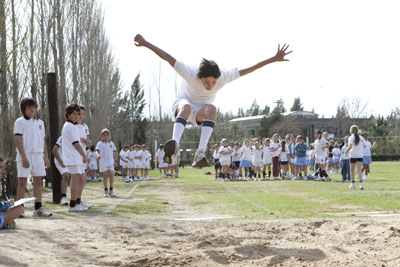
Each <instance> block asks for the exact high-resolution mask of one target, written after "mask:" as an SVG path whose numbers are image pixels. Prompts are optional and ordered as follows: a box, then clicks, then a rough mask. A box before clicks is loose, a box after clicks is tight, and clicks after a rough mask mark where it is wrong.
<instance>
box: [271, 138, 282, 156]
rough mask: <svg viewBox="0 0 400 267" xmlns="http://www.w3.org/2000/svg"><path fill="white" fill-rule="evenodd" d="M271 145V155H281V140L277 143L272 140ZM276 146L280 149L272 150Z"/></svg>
mask: <svg viewBox="0 0 400 267" xmlns="http://www.w3.org/2000/svg"><path fill="white" fill-rule="evenodd" d="M269 146H270V149H271V156H272V157H277V156H279V147H280V146H281V144H280V143H279V142H278V143H275V142H273V141H272V142H271V143H270V145H269ZM275 148H278V149H277V150H275V151H272V149H275Z"/></svg>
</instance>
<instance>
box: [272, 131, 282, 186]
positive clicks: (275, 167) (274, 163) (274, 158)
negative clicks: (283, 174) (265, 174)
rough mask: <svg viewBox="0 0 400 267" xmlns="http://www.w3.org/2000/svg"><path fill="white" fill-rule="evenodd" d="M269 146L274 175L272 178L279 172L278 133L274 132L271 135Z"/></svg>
mask: <svg viewBox="0 0 400 267" xmlns="http://www.w3.org/2000/svg"><path fill="white" fill-rule="evenodd" d="M270 148H271V156H272V175H273V176H274V179H278V177H279V172H280V166H279V151H278V150H279V148H280V143H279V135H278V134H274V135H273V136H272V142H271V144H270Z"/></svg>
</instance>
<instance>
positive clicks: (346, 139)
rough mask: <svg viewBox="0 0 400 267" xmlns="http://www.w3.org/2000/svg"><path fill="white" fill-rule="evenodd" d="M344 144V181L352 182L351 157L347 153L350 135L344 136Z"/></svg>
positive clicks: (342, 161) (342, 157) (342, 166)
mask: <svg viewBox="0 0 400 267" xmlns="http://www.w3.org/2000/svg"><path fill="white" fill-rule="evenodd" d="M343 141H344V145H343V147H342V150H341V157H340V165H341V168H342V182H345V181H349V182H350V157H349V155H348V154H346V150H347V148H348V147H349V137H348V136H345V137H344V140H343Z"/></svg>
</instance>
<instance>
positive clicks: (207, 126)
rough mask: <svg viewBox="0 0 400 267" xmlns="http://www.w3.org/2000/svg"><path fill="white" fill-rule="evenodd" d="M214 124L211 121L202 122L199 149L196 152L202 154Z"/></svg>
mask: <svg viewBox="0 0 400 267" xmlns="http://www.w3.org/2000/svg"><path fill="white" fill-rule="evenodd" d="M214 126H215V122H214V121H211V120H204V121H203V123H202V124H201V135H200V142H199V148H198V149H197V152H204V151H205V149H206V147H207V144H208V140H209V139H210V136H211V134H212V131H213V130H214Z"/></svg>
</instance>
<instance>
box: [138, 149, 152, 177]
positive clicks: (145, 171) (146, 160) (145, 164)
mask: <svg viewBox="0 0 400 267" xmlns="http://www.w3.org/2000/svg"><path fill="white" fill-rule="evenodd" d="M150 159H151V154H150V152H149V151H148V150H146V145H142V158H141V161H140V167H141V169H140V170H141V175H142V177H143V179H148V178H149V168H150Z"/></svg>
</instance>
